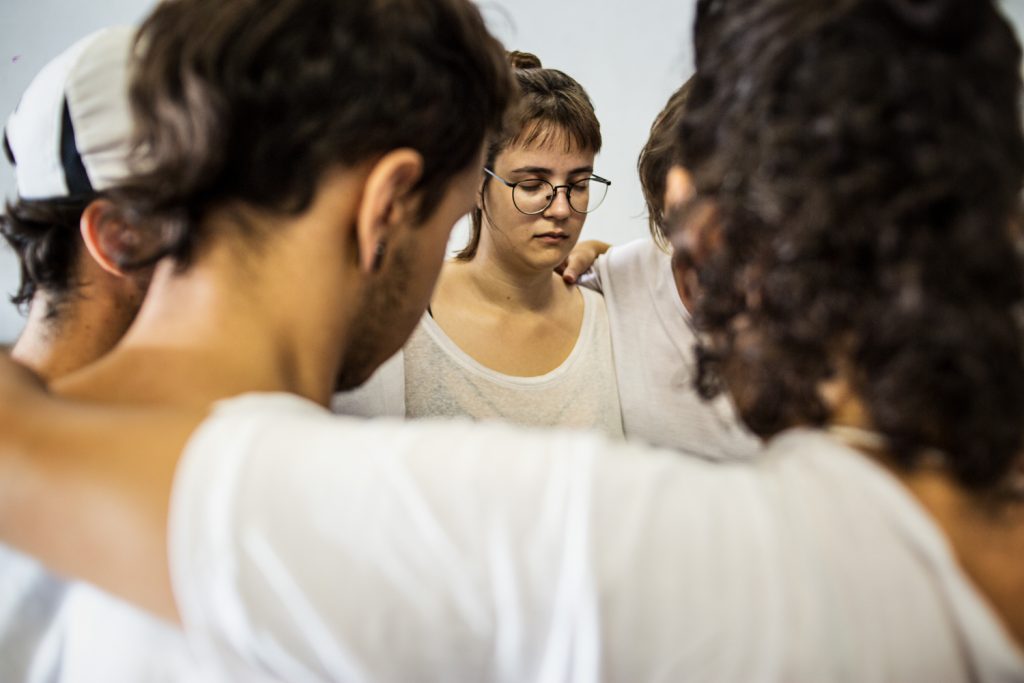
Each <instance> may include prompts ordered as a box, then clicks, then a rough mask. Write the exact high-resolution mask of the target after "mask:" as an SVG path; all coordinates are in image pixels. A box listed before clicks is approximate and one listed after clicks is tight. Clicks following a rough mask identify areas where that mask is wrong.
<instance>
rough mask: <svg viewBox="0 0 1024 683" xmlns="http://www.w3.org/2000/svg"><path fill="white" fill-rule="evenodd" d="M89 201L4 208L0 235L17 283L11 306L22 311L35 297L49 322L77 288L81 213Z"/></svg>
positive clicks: (29, 203)
mask: <svg viewBox="0 0 1024 683" xmlns="http://www.w3.org/2000/svg"><path fill="white" fill-rule="evenodd" d="M93 199H95V197H88V198H71V197H68V198H60V199H40V200H25V199H19V200H17V201H15V202H8V203H7V205H6V207H5V211H4V213H3V214H2V215H0V234H2V235H3V237H4V239H5V240H6V241H7V243H8V244H9V245H10V246H11V249H13V250H14V253H15V255H16V256H17V257H18V265H19V269H20V282H19V285H18V289H17V291H15V293H14V294H13V295H12V296H11V302H12V303H14V304H15V305H18V306H27V305H28V304H30V303H32V299H33V298H34V297H35V295H36V293H37V292H45V293H46V295H47V309H46V311H45V317H47V318H49V319H53V318H55V317H57V315H58V314H59V310H60V307H61V305H62V304H63V303H64V302H66V301H67V299H68V298H69V297H70V296H71V295H72V293H73V292H74V289H75V287H76V286H77V282H78V281H77V271H76V263H77V260H78V256H79V253H80V252H81V249H82V239H81V238H80V237H79V224H80V222H81V219H82V212H83V211H85V207H86V206H88V205H89V202H90V201H92V200H93Z"/></svg>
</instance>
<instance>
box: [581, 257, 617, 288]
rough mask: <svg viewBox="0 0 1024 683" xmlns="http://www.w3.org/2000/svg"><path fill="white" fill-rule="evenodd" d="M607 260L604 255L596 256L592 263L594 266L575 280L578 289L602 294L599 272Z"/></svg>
mask: <svg viewBox="0 0 1024 683" xmlns="http://www.w3.org/2000/svg"><path fill="white" fill-rule="evenodd" d="M613 248H614V247H613ZM607 260H608V259H607V258H606V257H605V255H604V254H601V255H600V256H598V257H597V260H596V261H594V265H592V266H591V267H590V269H589V270H587V272H585V273H583V274H582V275H580V277H579V279H578V280H577V283H578V284H579V286H580V287H586V288H587V289H592V290H594V291H595V292H597V293H598V294H604V289H603V285H602V279H601V277H602V274H601V271H602V270H603V268H602V265H603V264H604V262H605V261H607Z"/></svg>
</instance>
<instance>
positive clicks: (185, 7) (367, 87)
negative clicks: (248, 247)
mask: <svg viewBox="0 0 1024 683" xmlns="http://www.w3.org/2000/svg"><path fill="white" fill-rule="evenodd" d="M137 51H138V55H137V59H136V63H135V71H134V73H133V75H132V79H131V102H132V109H133V113H134V115H135V123H136V130H137V137H138V140H137V149H138V150H139V152H140V153H141V154H142V164H141V165H140V167H139V168H138V169H137V170H138V173H137V174H136V177H135V178H134V179H133V180H132V181H131V182H130V184H129V185H126V186H125V187H122V188H118V191H117V192H116V193H115V192H112V194H113V195H114V196H115V197H116V198H117V199H118V200H119V201H120V203H121V204H122V205H123V206H124V207H125V208H126V210H127V212H128V215H129V217H130V218H131V221H132V223H133V224H135V225H143V226H145V227H147V228H149V230H148V231H147V233H148V234H149V235H150V236H156V241H155V242H154V241H153V240H149V239H140V243H141V244H142V245H144V246H145V248H146V249H149V251H150V252H151V253H143V254H142V255H141V256H140V255H136V256H133V257H131V259H130V260H131V261H134V263H133V264H132V265H136V266H137V265H144V264H146V263H150V262H153V261H155V260H157V259H159V258H162V257H164V256H171V257H172V258H174V259H175V260H176V261H177V262H178V263H179V265H180V266H182V267H185V266H186V265H187V263H188V261H189V259H190V256H191V255H192V253H193V251H194V249H195V246H196V245H197V244H198V243H199V242H201V241H202V240H203V238H204V235H203V234H202V221H201V219H202V217H203V216H204V215H205V214H206V213H207V212H208V211H209V210H211V209H212V208H215V207H217V206H222V205H225V204H228V203H231V202H242V203H245V204H247V205H249V206H253V207H257V208H260V209H263V210H267V211H269V212H273V213H278V214H284V215H295V214H298V213H301V212H302V211H303V210H305V209H306V208H308V206H309V204H310V202H311V201H312V198H313V195H314V193H315V190H316V187H317V184H318V181H319V179H320V178H321V177H322V176H323V174H324V172H325V171H326V170H327V169H329V168H331V167H333V166H351V165H354V164H357V163H360V162H363V161H365V160H368V159H372V158H373V157H374V156H376V155H380V154H384V153H386V152H387V151H389V150H392V149H397V148H400V147H410V148H412V149H415V150H417V151H418V152H420V153H421V154H422V155H423V159H424V168H423V175H422V178H421V180H420V182H419V183H418V185H417V186H416V187H415V188H414V190H415V191H416V192H417V195H418V199H419V205H418V218H419V219H421V220H422V219H425V218H427V217H428V216H429V215H431V214H432V212H433V211H434V209H435V208H436V206H437V204H438V202H439V201H440V200H441V198H442V196H443V193H444V190H445V189H446V188H447V186H448V184H449V183H450V181H451V178H452V177H453V176H454V175H455V174H456V173H458V172H461V171H463V170H464V169H466V168H467V167H468V166H469V165H470V164H471V163H472V162H473V161H474V159H476V157H477V155H478V154H479V150H480V148H481V145H482V144H483V142H484V140H485V138H486V137H487V136H488V135H489V134H492V133H495V132H496V131H498V130H500V129H501V128H502V125H503V122H504V116H505V112H506V109H507V107H508V105H509V103H510V102H511V101H512V100H513V98H514V94H515V86H514V83H513V81H512V77H511V73H510V69H509V68H508V65H507V64H506V63H505V58H504V56H505V55H504V50H503V49H502V48H501V45H500V44H499V43H498V41H497V40H495V39H494V38H493V37H492V36H491V35H490V34H489V33H488V32H487V30H486V28H485V26H484V22H483V18H482V17H481V16H480V13H479V11H478V10H477V8H476V7H475V6H474V5H473V3H471V2H469V1H468V0H364V1H361V2H338V1H337V0H232V1H231V2H210V1H209V0H165V1H164V2H162V3H161V4H159V5H158V6H157V7H156V9H155V10H154V11H153V13H152V14H151V15H150V17H149V18H148V19H147V20H146V21H145V23H144V24H143V26H142V28H141V29H140V31H139V36H138V39H137ZM239 227H241V228H245V226H244V225H242V226H239ZM153 244H155V245H156V247H155V248H154V249H150V246H152V245H153Z"/></svg>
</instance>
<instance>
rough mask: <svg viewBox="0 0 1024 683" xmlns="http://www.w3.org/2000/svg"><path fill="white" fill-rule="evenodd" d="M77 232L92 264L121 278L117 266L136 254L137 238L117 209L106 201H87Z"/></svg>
mask: <svg viewBox="0 0 1024 683" xmlns="http://www.w3.org/2000/svg"><path fill="white" fill-rule="evenodd" d="M79 230H80V231H81V233H82V241H83V242H84V243H85V248H86V249H87V250H88V252H89V255H90V256H91V257H92V259H93V261H95V262H96V263H97V264H98V265H99V266H100V268H102V269H103V270H105V271H106V272H108V273H110V274H111V275H114V276H116V277H124V276H125V272H124V269H123V268H122V267H121V265H120V264H122V263H124V262H125V261H128V260H131V258H132V257H133V256H134V255H135V254H136V252H137V245H138V243H139V236H138V234H136V233H135V232H134V229H133V228H132V227H131V226H130V225H129V224H128V221H127V220H126V219H125V216H124V212H123V211H122V210H121V209H120V207H118V206H117V204H115V203H114V202H112V201H110V200H109V199H96V200H94V201H92V202H90V203H89V205H88V206H86V207H85V210H84V211H83V212H82V218H81V220H80V221H79Z"/></svg>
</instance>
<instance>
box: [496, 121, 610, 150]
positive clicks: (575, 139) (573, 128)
mask: <svg viewBox="0 0 1024 683" xmlns="http://www.w3.org/2000/svg"><path fill="white" fill-rule="evenodd" d="M573 123H574V122H572V121H569V122H563V121H552V120H549V119H533V120H531V121H527V122H526V123H525V124H524V125H523V126H522V127H521V128H520V129H519V132H518V134H517V135H515V136H513V137H511V138H509V139H508V141H507V143H506V144H505V145H502V146H503V147H505V148H508V147H519V148H520V149H526V148H530V147H548V148H551V149H559V148H561V149H562V150H563V151H565V152H578V151H588V152H589V151H592V152H594V153H595V154H596V153H598V152H599V151H601V138H600V133H598V134H597V136H596V140H595V136H594V134H593V131H592V130H588V129H587V127H585V126H581V125H578V123H577V125H573Z"/></svg>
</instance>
